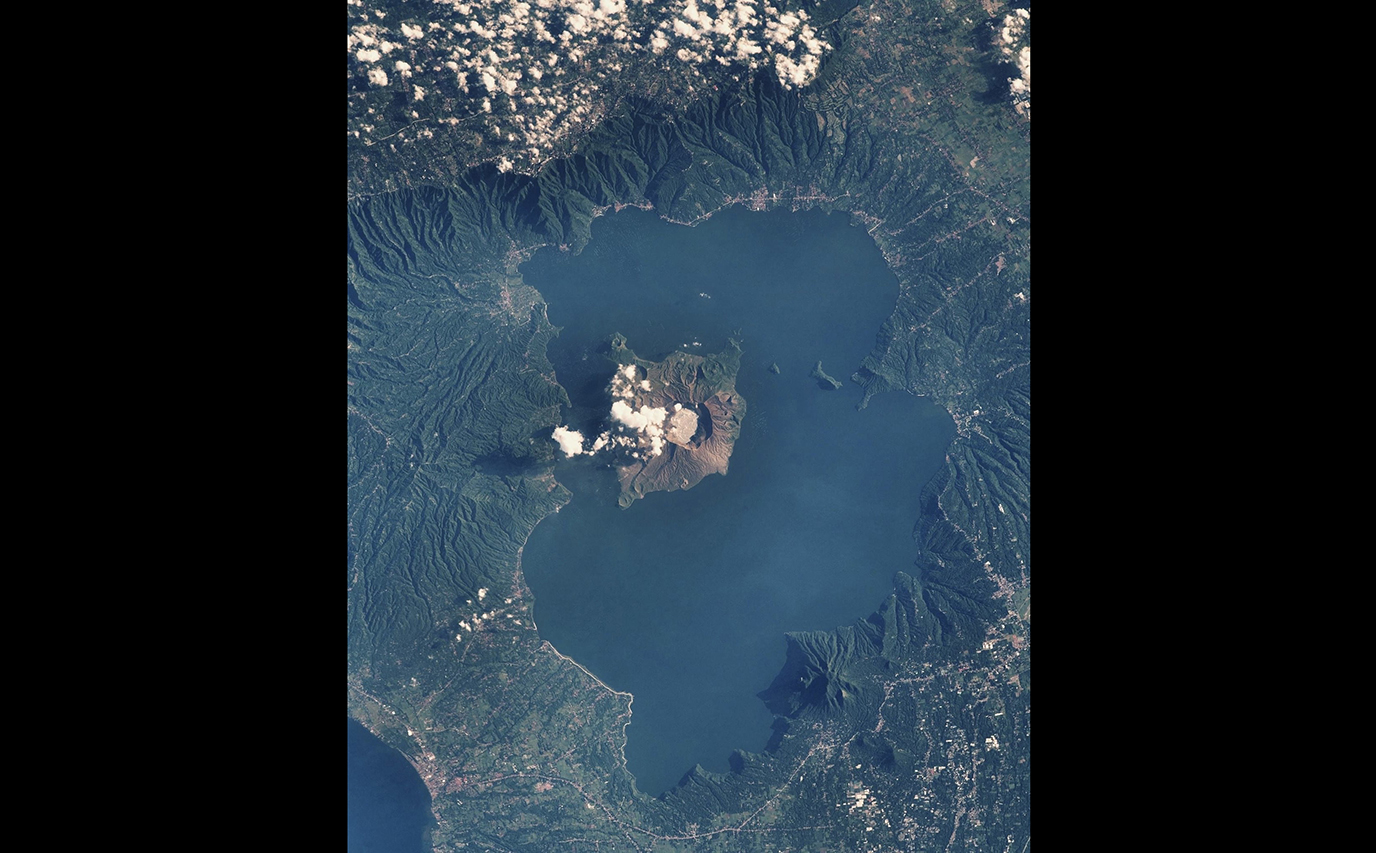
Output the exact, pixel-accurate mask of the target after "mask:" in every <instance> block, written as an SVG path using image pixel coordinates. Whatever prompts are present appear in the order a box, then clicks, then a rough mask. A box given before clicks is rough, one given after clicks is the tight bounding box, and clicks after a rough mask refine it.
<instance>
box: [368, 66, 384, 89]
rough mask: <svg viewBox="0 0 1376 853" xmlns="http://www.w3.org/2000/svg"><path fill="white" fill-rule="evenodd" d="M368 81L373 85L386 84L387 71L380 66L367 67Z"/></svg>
mask: <svg viewBox="0 0 1376 853" xmlns="http://www.w3.org/2000/svg"><path fill="white" fill-rule="evenodd" d="M368 82H369V83H372V84H373V85H374V86H386V85H387V72H386V71H383V70H382V69H381V68H369V69H368Z"/></svg>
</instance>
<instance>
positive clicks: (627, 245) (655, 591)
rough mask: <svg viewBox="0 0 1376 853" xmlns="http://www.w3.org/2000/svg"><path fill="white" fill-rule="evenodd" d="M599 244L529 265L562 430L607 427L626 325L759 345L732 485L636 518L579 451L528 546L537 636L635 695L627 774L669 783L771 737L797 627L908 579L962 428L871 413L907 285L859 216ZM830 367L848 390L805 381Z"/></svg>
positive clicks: (906, 400) (624, 216)
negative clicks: (870, 364) (923, 500)
mask: <svg viewBox="0 0 1376 853" xmlns="http://www.w3.org/2000/svg"><path fill="white" fill-rule="evenodd" d="M592 235H593V237H592V241H591V242H590V243H589V244H588V246H587V248H586V249H585V250H584V251H583V252H582V253H581V254H580V255H577V256H574V255H570V254H568V253H563V252H559V251H557V250H554V249H546V250H541V251H540V252H538V253H537V254H536V255H535V256H534V257H533V258H531V260H529V261H528V262H526V263H525V264H524V265H523V266H522V268H521V272H522V274H523V275H524V277H525V280H526V282H527V283H528V284H530V285H532V286H534V287H535V288H537V289H538V290H539V291H540V292H541V294H543V295H544V297H545V299H546V301H547V302H548V303H549V316H550V320H551V322H553V323H554V325H556V326H560V327H562V331H561V333H560V335H559V337H558V338H556V339H555V340H554V341H552V342H551V344H550V347H549V355H550V360H551V361H552V362H553V363H554V367H555V372H556V374H557V376H558V379H559V381H560V383H561V384H562V385H563V386H564V387H565V388H566V389H567V390H568V392H569V395H570V398H571V400H572V403H573V407H572V409H571V410H570V411H569V412H566V413H565V418H566V419H565V421H564V422H565V423H566V424H569V425H570V426H572V427H574V428H577V429H581V430H582V431H583V433H584V435H587V436H590V435H594V434H596V432H598V424H599V423H600V421H601V419H603V418H605V416H606V413H607V409H608V405H609V398H608V397H607V394H606V391H605V389H606V386H607V383H608V381H609V379H610V377H611V374H612V371H613V366H612V364H611V363H610V362H609V361H608V360H606V358H605V357H604V356H603V355H602V354H601V353H600V350H602V349H603V347H604V344H605V342H606V340H607V338H608V337H609V336H610V335H611V334H613V333H616V332H620V333H621V334H624V335H625V336H626V337H627V340H628V344H629V346H630V347H631V348H632V349H633V350H635V351H636V353H637V354H638V355H639V356H641V357H642V358H650V359H655V360H658V359H660V358H662V357H663V356H664V355H665V354H667V353H669V352H671V351H674V350H682V351H687V352H693V353H702V354H707V353H713V352H718V351H720V350H721V349H722V348H723V347H724V346H725V345H726V343H727V341H728V339H730V338H732V337H734V338H736V339H737V340H738V341H739V342H740V345H741V348H742V350H743V355H742V359H741V369H740V373H739V375H738V377H737V381H736V388H737V390H738V391H739V392H740V393H741V395H742V396H744V398H745V400H746V415H745V420H744V422H743V424H742V429H741V436H740V439H739V440H738V441H737V442H736V446H735V450H734V453H733V455H732V457H731V462H730V470H729V473H728V474H727V475H726V476H724V477H723V476H718V475H712V476H709V477H707V478H706V479H704V480H703V481H702V482H701V483H700V484H698V485H697V486H695V487H693V488H692V489H690V490H688V491H677V492H668V493H665V492H659V493H652V494H649V495H647V496H646V497H645V498H643V499H642V500H639V501H637V502H636V503H635V504H633V505H632V506H631V507H630V508H628V509H626V510H622V509H620V508H619V507H618V506H617V500H616V499H617V494H618V485H617V483H616V479H615V476H614V472H613V471H612V470H610V469H609V468H607V467H605V466H604V465H603V463H601V462H600V461H599V460H598V459H597V458H596V457H593V458H588V457H578V458H575V459H572V460H569V461H566V462H565V461H561V462H560V463H559V465H558V467H557V468H556V476H557V478H558V480H559V481H560V482H561V483H563V484H564V485H565V486H567V487H568V488H569V489H570V490H571V491H572V492H573V500H572V501H571V502H570V503H569V504H568V505H567V506H565V507H564V508H563V510H562V511H561V512H559V513H558V514H556V515H554V516H551V517H549V518H547V519H545V520H544V521H542V522H541V523H540V524H539V526H538V527H537V528H536V529H535V532H534V533H533V534H532V536H531V538H530V541H529V542H528V543H527V545H526V548H525V552H524V558H523V567H524V572H525V577H526V580H527V582H528V583H529V585H530V587H531V590H532V592H533V593H534V596H535V607H534V616H535V621H536V624H537V625H538V626H539V630H540V635H541V636H542V637H543V638H544V639H546V640H549V641H550V642H551V643H553V644H554V646H555V647H557V648H558V649H559V650H560V651H561V652H563V653H564V654H566V655H569V656H571V657H573V658H574V659H575V660H577V661H578V662H579V663H581V664H582V665H583V666H585V667H587V668H588V669H589V670H590V671H591V672H593V673H594V674H596V675H597V677H598V678H600V679H601V680H602V681H604V682H606V683H607V684H608V685H609V686H611V687H613V688H615V689H617V690H622V691H628V692H630V693H632V694H634V696H635V701H634V705H633V714H632V721H631V725H630V726H629V728H628V729H627V736H628V742H627V747H626V758H627V764H628V766H629V769H630V771H631V773H632V774H634V775H635V777H636V781H637V786H638V787H639V788H640V790H642V791H644V792H646V793H649V794H659V793H661V792H663V791H665V790H667V789H669V788H671V787H673V786H674V785H675V784H677V782H678V781H679V780H680V779H681V778H682V776H683V775H684V774H685V773H686V772H687V771H689V770H690V769H691V768H692V767H693V765H695V764H701V765H702V766H703V767H704V768H706V769H708V770H713V771H725V770H727V769H728V766H729V765H728V758H729V755H730V753H731V751H733V750H735V749H744V750H748V751H759V750H761V749H763V748H764V746H765V744H766V743H767V742H768V739H769V737H770V734H771V731H770V725H771V723H772V721H773V718H772V716H771V715H770V713H769V712H768V711H767V710H766V709H765V707H764V704H763V703H762V702H761V701H760V700H759V699H758V698H757V697H756V695H755V694H756V693H758V692H759V691H761V690H763V689H765V688H766V687H768V686H769V684H770V682H771V681H772V680H773V678H774V676H775V675H776V674H777V673H778V671H779V669H780V667H781V666H782V664H783V662H784V633H785V632H787V631H804V630H818V629H831V628H834V627H836V626H838V625H842V624H847V623H850V622H852V621H854V620H855V619H857V618H860V617H864V616H867V615H868V614H869V613H871V612H873V611H874V610H875V609H876V608H877V607H878V606H879V605H880V603H881V602H882V601H883V599H884V598H885V597H886V596H887V595H888V594H889V592H890V591H891V589H892V578H893V574H894V573H895V572H897V571H912V567H913V561H914V560H915V558H916V557H917V545H916V543H915V541H914V539H913V535H912V534H913V527H914V524H915V522H916V520H917V514H918V497H919V494H920V492H921V489H922V487H923V485H925V484H926V482H927V481H928V480H930V479H931V477H932V476H933V475H934V474H935V473H936V472H937V470H938V468H939V467H940V465H941V464H942V461H943V459H944V454H945V449H946V446H947V445H948V444H949V443H950V440H951V439H952V437H953V436H954V435H955V426H954V424H953V423H952V421H951V418H950V416H949V415H948V414H947V413H946V412H945V411H944V410H943V409H941V408H939V407H938V406H936V405H935V404H933V403H931V402H930V401H927V400H924V399H920V398H916V397H913V396H910V395H906V394H900V393H889V394H881V395H878V396H876V397H874V398H873V399H872V400H871V401H870V404H869V406H868V407H867V408H866V409H864V410H857V408H856V407H857V404H858V403H859V401H860V399H861V391H860V387H859V386H858V385H856V384H855V383H853V382H851V381H850V375H851V374H852V373H853V372H854V371H855V370H856V369H857V368H858V367H859V366H860V363H861V361H862V360H863V359H864V357H865V356H866V355H868V354H869V352H870V351H871V349H872V348H873V347H874V343H875V335H876V333H877V332H878V331H879V328H880V326H881V325H882V324H883V322H884V320H885V319H887V318H888V316H889V314H890V313H891V312H892V310H893V307H894V304H895V301H896V299H897V297H898V282H897V280H896V279H895V278H894V276H893V274H892V273H891V272H890V271H889V269H888V267H887V265H886V264H885V262H884V259H883V257H882V256H881V255H880V253H879V250H878V248H877V247H876V246H875V244H874V242H873V241H872V240H871V239H870V238H869V236H868V235H867V234H866V233H865V231H864V230H863V229H862V228H857V227H853V226H851V225H850V224H849V222H848V218H847V217H846V216H845V215H843V214H830V215H828V214H824V213H820V212H816V211H812V212H802V213H790V212H785V211H772V212H768V213H755V212H750V211H746V210H743V209H740V208H732V209H729V210H726V211H723V212H721V213H718V214H717V215H715V216H713V217H712V218H711V219H710V220H708V221H706V222H703V223H701V224H700V225H698V226H696V227H694V228H687V227H683V226H677V225H671V224H669V223H666V222H664V221H663V220H661V219H659V218H658V216H657V215H656V214H654V213H652V212H647V211H641V210H636V209H627V210H623V211H621V212H620V213H616V214H614V215H608V216H605V217H602V218H600V219H598V220H596V221H595V222H594V223H593V229H592ZM819 360H820V361H821V362H822V367H823V370H825V371H826V372H827V373H828V374H830V375H831V376H834V377H835V378H837V379H839V380H841V381H842V383H843V384H842V387H841V388H840V389H838V390H823V389H822V388H821V387H819V383H818V381H817V380H816V379H813V378H811V377H810V376H809V373H810V372H811V371H812V369H813V366H814V365H815V364H816V363H817V362H818V361H819ZM774 364H777V365H778V369H779V372H778V373H774V372H772V371H771V370H770V367H771V365H774Z"/></svg>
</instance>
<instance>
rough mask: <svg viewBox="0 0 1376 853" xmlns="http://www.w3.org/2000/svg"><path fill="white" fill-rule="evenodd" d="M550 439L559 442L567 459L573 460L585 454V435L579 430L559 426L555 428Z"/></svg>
mask: <svg viewBox="0 0 1376 853" xmlns="http://www.w3.org/2000/svg"><path fill="white" fill-rule="evenodd" d="M550 437H551V438H553V439H554V440H555V441H557V442H559V449H560V450H562V451H564V455H565V456H567V457H570V458H572V457H574V456H577V455H579V454H581V453H582V452H583V434H582V433H581V432H578V431H577V430H572V429H569V428H568V427H566V426H558V427H555V428H554V434H553V435H552V436H550Z"/></svg>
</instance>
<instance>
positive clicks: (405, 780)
mask: <svg viewBox="0 0 1376 853" xmlns="http://www.w3.org/2000/svg"><path fill="white" fill-rule="evenodd" d="M433 822H434V818H433V816H432V815H431V813H430V792H429V791H427V790H426V788H425V783H424V782H422V781H421V779H420V776H418V775H416V769H415V768H414V767H412V766H411V764H410V763H409V762H408V761H407V760H406V759H405V758H402V757H401V753H399V752H397V751H396V750H395V749H392V748H391V747H390V746H388V745H387V744H385V743H383V742H382V741H380V740H378V739H377V738H376V737H373V734H372V732H370V731H368V730H367V729H365V728H363V726H361V725H359V724H358V723H357V722H355V721H353V720H349V812H348V838H349V853H430V851H431V850H432V849H433V848H432V847H431V845H430V844H429V839H428V838H427V837H426V832H427V830H429V828H430V826H431V824H432V823H433Z"/></svg>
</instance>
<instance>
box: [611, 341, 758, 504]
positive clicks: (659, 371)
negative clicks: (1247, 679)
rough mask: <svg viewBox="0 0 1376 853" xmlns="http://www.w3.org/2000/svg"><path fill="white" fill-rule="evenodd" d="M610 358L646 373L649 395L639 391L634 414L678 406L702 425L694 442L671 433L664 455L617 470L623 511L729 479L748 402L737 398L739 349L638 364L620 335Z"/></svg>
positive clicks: (679, 355) (678, 354)
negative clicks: (657, 495)
mask: <svg viewBox="0 0 1376 853" xmlns="http://www.w3.org/2000/svg"><path fill="white" fill-rule="evenodd" d="M612 358H613V359H615V360H616V362H617V363H618V364H622V365H626V364H634V365H635V366H636V368H637V373H640V372H641V371H643V372H644V376H643V378H645V379H648V380H649V381H650V390H648V391H644V390H637V392H636V395H635V399H634V400H633V401H631V402H632V403H633V405H634V407H635V408H637V409H639V408H642V407H644V406H651V407H656V408H658V407H663V408H666V409H668V410H669V411H670V412H672V411H673V409H674V404H675V403H679V404H681V405H682V406H683V409H685V410H689V411H692V412H693V413H694V414H695V415H697V420H698V423H697V430H696V432H694V433H693V434H692V436H691V437H688V438H685V437H683V436H681V435H678V434H677V433H676V432H675V431H673V430H672V429H670V439H671V440H670V441H669V442H667V443H666V444H665V445H664V452H663V453H662V454H660V455H659V456H653V457H649V458H648V459H644V460H642V461H638V462H635V463H634V464H631V465H624V466H621V467H620V468H618V469H617V474H618V476H619V477H620V480H621V496H620V498H619V499H618V501H617V502H618V503H619V504H620V505H621V507H622V509H625V508H626V507H628V506H630V505H631V504H633V503H635V501H636V500H637V499H638V498H643V497H645V495H647V494H649V493H650V492H672V491H674V490H675V489H691V488H692V487H693V486H696V485H697V484H698V483H699V482H701V480H702V478H703V477H706V476H707V475H708V474H725V473H726V468H727V466H728V464H729V463H730V461H731V450H732V449H733V448H734V447H735V445H736V439H737V438H738V437H739V436H740V434H741V419H742V418H744V417H745V398H744V397H742V396H741V395H740V394H739V393H737V392H736V373H737V371H739V370H740V366H741V348H740V346H739V345H738V344H737V343H736V342H735V341H731V342H730V343H729V344H728V345H727V348H726V349H725V350H724V351H723V352H720V353H717V354H715V355H708V356H701V355H691V354H689V353H684V352H676V353H671V354H670V355H669V357H667V358H665V359H664V360H663V361H659V362H654V361H645V360H644V359H640V358H637V357H636V354H635V353H634V352H632V351H631V349H630V348H629V347H627V346H626V339H625V338H624V337H622V336H621V335H616V336H615V337H613V339H612ZM671 425H672V421H670V422H668V423H666V427H671ZM675 439H677V440H675Z"/></svg>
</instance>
